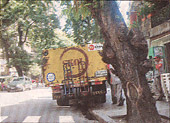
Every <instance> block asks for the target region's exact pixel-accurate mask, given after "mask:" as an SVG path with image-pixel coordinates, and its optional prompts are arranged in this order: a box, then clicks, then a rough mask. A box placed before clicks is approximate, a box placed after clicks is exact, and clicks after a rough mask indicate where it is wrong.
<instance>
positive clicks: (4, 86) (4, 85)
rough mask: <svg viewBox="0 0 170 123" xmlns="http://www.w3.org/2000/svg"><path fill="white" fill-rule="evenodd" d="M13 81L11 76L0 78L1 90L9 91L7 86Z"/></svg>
mask: <svg viewBox="0 0 170 123" xmlns="http://www.w3.org/2000/svg"><path fill="white" fill-rule="evenodd" d="M11 80H12V77H11V76H0V90H1V91H5V90H6V89H7V85H8V84H9V83H10V81H11Z"/></svg>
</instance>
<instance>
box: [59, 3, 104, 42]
mask: <svg viewBox="0 0 170 123" xmlns="http://www.w3.org/2000/svg"><path fill="white" fill-rule="evenodd" d="M95 3H96V4H93V3H85V2H84V1H76V2H74V4H73V2H70V1H67V2H62V3H61V5H62V6H64V8H65V9H64V10H63V15H67V17H68V18H67V21H66V22H67V23H66V25H65V28H64V31H65V32H66V33H67V34H68V36H69V37H73V38H74V42H76V43H77V44H85V43H88V42H89V41H92V42H94V43H98V42H104V40H103V38H102V35H101V33H100V28H99V26H98V24H97V23H96V21H95V20H94V19H93V18H92V15H91V12H90V11H89V8H87V7H88V6H91V5H94V6H96V7H98V4H97V3H98V2H95ZM102 3H103V2H101V4H100V5H102Z"/></svg>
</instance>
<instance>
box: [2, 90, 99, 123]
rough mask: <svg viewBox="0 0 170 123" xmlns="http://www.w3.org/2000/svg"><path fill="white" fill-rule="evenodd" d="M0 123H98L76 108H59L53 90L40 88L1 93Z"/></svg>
mask: <svg viewBox="0 0 170 123" xmlns="http://www.w3.org/2000/svg"><path fill="white" fill-rule="evenodd" d="M0 102H1V104H0V109H1V110H0V112H1V116H0V122H2V123H3V122H8V123H9V122H10V123H12V122H17V123H37V122H40V123H47V122H49V123H63V122H67V123H74V122H75V123H83V122H85V123H96V122H97V121H95V120H88V119H87V118H85V116H84V115H83V114H82V112H81V111H80V109H79V108H78V107H76V106H71V107H70V106H58V105H57V103H56V101H55V100H52V97H51V88H47V87H38V88H33V89H32V90H26V91H24V92H6V91H4V92H2V91H1V92H0Z"/></svg>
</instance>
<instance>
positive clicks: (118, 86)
mask: <svg viewBox="0 0 170 123" xmlns="http://www.w3.org/2000/svg"><path fill="white" fill-rule="evenodd" d="M107 70H108V77H107V79H108V83H109V85H110V87H111V95H112V103H113V104H117V105H118V106H122V105H123V103H124V100H125V99H124V98H123V97H122V83H121V81H120V79H119V78H118V77H117V76H116V75H115V74H114V73H115V72H114V68H113V67H112V65H111V64H108V65H107Z"/></svg>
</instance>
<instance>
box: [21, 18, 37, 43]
mask: <svg viewBox="0 0 170 123" xmlns="http://www.w3.org/2000/svg"><path fill="white" fill-rule="evenodd" d="M34 22H35V21H33V22H32V23H30V25H29V26H28V27H27V29H26V34H25V39H24V41H23V43H25V42H26V40H27V35H28V32H29V28H30V27H31V26H32V24H33V23H34Z"/></svg>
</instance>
